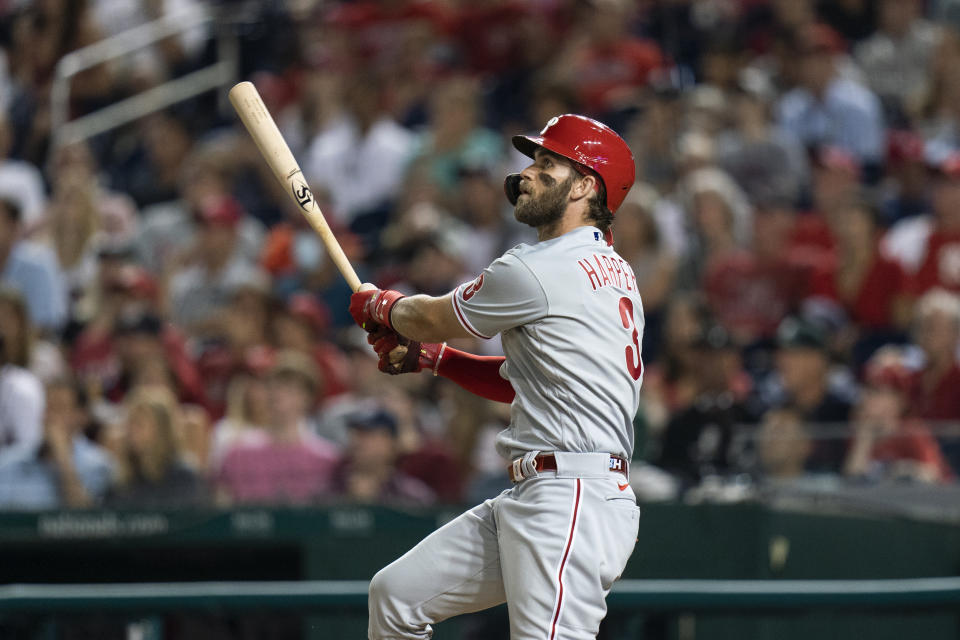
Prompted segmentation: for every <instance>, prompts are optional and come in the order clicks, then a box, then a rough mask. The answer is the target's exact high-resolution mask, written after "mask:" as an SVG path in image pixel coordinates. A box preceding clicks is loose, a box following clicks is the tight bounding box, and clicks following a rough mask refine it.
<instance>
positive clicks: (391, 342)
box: [367, 327, 446, 375]
mask: <svg viewBox="0 0 960 640" xmlns="http://www.w3.org/2000/svg"><path fill="white" fill-rule="evenodd" d="M367 342H369V343H370V344H372V345H373V350H374V351H376V352H377V355H378V356H379V357H380V361H379V363H378V364H377V367H378V368H379V369H380V371H383V372H384V373H389V374H391V375H398V374H401V373H419V372H420V371H423V370H424V369H428V370H431V371H433V375H437V368H438V366H439V364H440V359H441V358H442V357H443V352H444V351H445V350H446V343H444V344H436V343H432V342H417V341H415V340H408V339H407V338H404V337H403V336H401V335H400V334H398V333H397V332H396V331H394V330H393V329H388V328H386V327H380V328H379V329H377V330H376V331H374V332H372V333H371V334H370V335H368V336H367ZM400 347H405V348H406V352H405V354H404V356H403V358H402V359H401V360H399V361H396V362H394V360H393V359H392V358H391V354H392V353H393V352H394V350H395V349H397V348H400Z"/></svg>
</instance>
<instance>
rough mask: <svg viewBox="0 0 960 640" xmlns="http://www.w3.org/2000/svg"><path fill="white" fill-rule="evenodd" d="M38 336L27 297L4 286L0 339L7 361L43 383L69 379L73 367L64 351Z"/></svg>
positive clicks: (0, 289) (0, 297) (0, 299)
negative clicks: (4, 343) (28, 372)
mask: <svg viewBox="0 0 960 640" xmlns="http://www.w3.org/2000/svg"><path fill="white" fill-rule="evenodd" d="M36 333H37V332H36V327H34V326H33V325H32V324H31V323H30V318H29V317H28V316H27V303H26V301H25V300H24V298H23V295H22V294H21V293H20V292H19V291H17V290H16V289H13V288H12V287H7V286H2V285H0V335H3V336H4V338H5V342H6V361H7V362H8V363H10V364H13V365H16V366H18V367H21V368H23V369H27V370H29V371H30V372H31V373H32V374H34V375H35V376H37V377H38V378H39V379H40V381H41V382H47V381H49V380H52V379H54V378H57V377H62V376H65V375H67V371H68V367H69V365H68V364H67V362H66V361H65V360H64V357H63V353H62V352H61V350H60V349H59V348H58V347H57V345H55V344H54V343H53V342H50V341H49V340H47V339H45V338H42V337H40V336H37V335H36Z"/></svg>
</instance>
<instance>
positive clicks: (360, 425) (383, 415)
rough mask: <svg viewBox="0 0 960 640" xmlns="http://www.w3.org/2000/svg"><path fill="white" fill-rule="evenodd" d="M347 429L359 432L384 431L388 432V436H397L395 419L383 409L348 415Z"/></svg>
mask: <svg viewBox="0 0 960 640" xmlns="http://www.w3.org/2000/svg"><path fill="white" fill-rule="evenodd" d="M347 427H348V428H350V429H357V430H359V431H374V430H376V429H385V430H387V431H389V432H390V435H392V436H395V435H397V419H396V418H394V417H393V415H392V414H391V413H390V412H388V411H385V410H384V409H373V410H368V411H363V412H359V413H355V414H353V415H350V416H349V417H348V418H347Z"/></svg>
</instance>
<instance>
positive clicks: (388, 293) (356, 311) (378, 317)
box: [350, 289, 404, 331]
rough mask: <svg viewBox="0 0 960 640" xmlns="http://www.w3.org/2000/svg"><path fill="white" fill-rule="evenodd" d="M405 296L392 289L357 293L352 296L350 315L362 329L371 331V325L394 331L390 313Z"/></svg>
mask: <svg viewBox="0 0 960 640" xmlns="http://www.w3.org/2000/svg"><path fill="white" fill-rule="evenodd" d="M403 297H404V295H403V294H402V293H400V292H399V291H393V290H390V289H386V290H384V289H369V290H367V291H357V292H356V293H354V294H353V295H352V296H350V315H351V316H353V320H354V322H356V323H357V324H358V325H360V327H361V328H362V329H366V330H368V331H370V330H371V325H381V326H384V327H389V328H390V329H393V325H391V324H390V311H391V310H392V309H393V305H395V304H396V303H397V300H399V299H400V298H403Z"/></svg>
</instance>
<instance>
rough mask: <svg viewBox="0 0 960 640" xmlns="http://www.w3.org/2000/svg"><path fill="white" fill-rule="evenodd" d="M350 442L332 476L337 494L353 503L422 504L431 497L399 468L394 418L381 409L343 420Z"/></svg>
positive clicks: (432, 496) (416, 481)
mask: <svg viewBox="0 0 960 640" xmlns="http://www.w3.org/2000/svg"><path fill="white" fill-rule="evenodd" d="M347 425H348V427H349V434H350V444H349V446H348V447H347V449H346V453H345V455H344V458H343V461H342V462H341V464H340V466H339V467H338V469H337V471H336V474H335V476H334V489H335V490H336V492H337V493H338V495H340V496H342V497H344V498H346V499H348V500H351V501H356V502H381V503H388V504H403V505H408V506H423V505H428V504H430V503H432V502H433V501H434V499H435V497H434V494H433V492H432V491H431V490H430V489H429V488H428V487H427V486H426V485H425V484H423V483H422V482H421V481H419V480H417V479H415V478H413V477H411V476H408V475H407V474H405V473H403V472H401V471H399V470H398V469H397V467H396V462H397V455H398V451H397V420H396V418H395V417H394V416H393V415H391V414H390V413H388V412H387V411H384V410H382V409H381V410H372V411H364V412H361V413H359V414H355V415H353V416H350V417H349V418H348V420H347Z"/></svg>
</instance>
